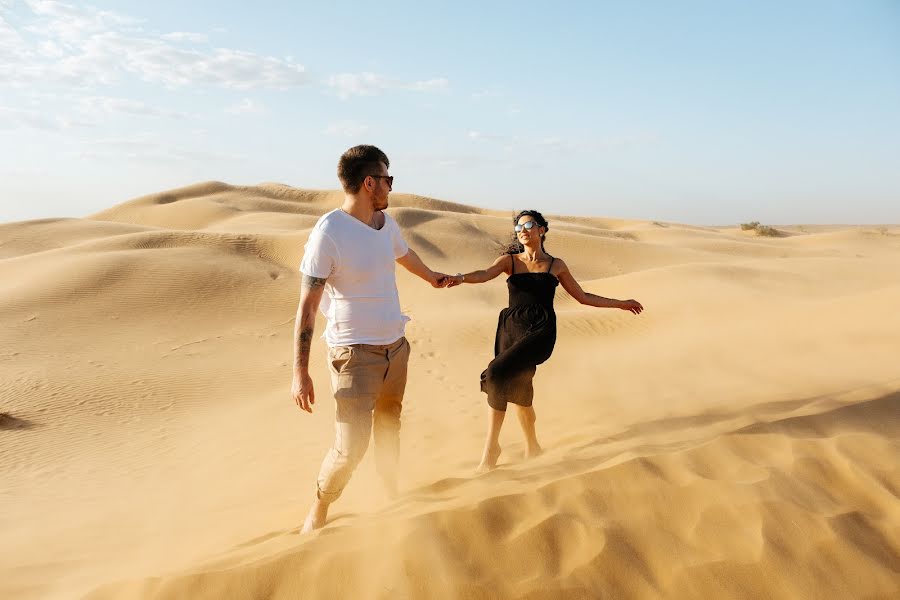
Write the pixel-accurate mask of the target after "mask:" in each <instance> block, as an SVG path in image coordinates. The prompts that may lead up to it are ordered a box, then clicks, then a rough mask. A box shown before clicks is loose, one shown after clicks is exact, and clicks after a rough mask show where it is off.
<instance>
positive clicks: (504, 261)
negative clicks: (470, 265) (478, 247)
mask: <svg viewBox="0 0 900 600" xmlns="http://www.w3.org/2000/svg"><path fill="white" fill-rule="evenodd" d="M509 265H510V260H509V254H504V255H502V256H499V257H497V260H495V261H494V262H493V264H492V265H491V266H489V267H488V268H487V269H482V270H480V271H472V272H471V273H460V274H459V275H451V276H448V277H447V279H448V281H449V283H448V284H447V287H454V286H457V285H459V284H461V283H484V282H485V281H490V280H491V279H494V278H495V277H497V276H498V275H500V273H508V272H509Z"/></svg>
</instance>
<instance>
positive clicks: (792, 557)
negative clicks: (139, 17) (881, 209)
mask: <svg viewBox="0 0 900 600" xmlns="http://www.w3.org/2000/svg"><path fill="white" fill-rule="evenodd" d="M339 198H340V196H339V194H338V193H336V192H334V191H309V190H298V189H294V188H290V187H288V186H284V185H280V184H264V185H260V186H256V187H237V186H230V185H227V184H224V183H218V182H209V183H202V184H197V185H194V186H190V187H187V188H182V189H178V190H172V191H169V192H164V193H160V194H153V195H149V196H144V197H142V198H137V199H135V200H131V201H128V202H125V203H122V204H119V205H117V206H114V207H111V208H110V209H108V210H105V211H102V212H100V213H98V214H95V215H92V216H91V217H89V218H85V219H58V220H53V219H50V220H41V221H29V222H22V223H8V224H3V225H0V327H2V330H3V332H4V334H3V336H2V337H0V381H2V386H0V482H2V486H0V503H2V504H0V505H2V507H3V510H2V511H0V531H2V535H0V597H2V598H17V599H18V598H72V597H90V598H98V599H105V598H147V597H161V598H210V599H212V598H297V597H303V598H340V597H354V598H448V599H449V598H460V597H462V598H557V597H566V598H598V597H603V598H607V597H608V598H713V597H715V598H721V597H728V598H893V597H897V596H898V595H900V542H898V540H900V501H898V497H900V466H898V465H900V461H898V458H900V371H898V369H897V366H896V365H897V359H896V356H897V349H898V340H900V316H898V313H897V310H896V307H897V306H898V305H900V284H898V282H897V274H898V273H900V227H897V226H890V225H889V226H878V225H873V226H865V227H847V226H830V227H826V226H815V227H813V226H779V229H780V230H782V231H784V232H785V235H784V236H782V237H777V238H765V237H758V236H756V235H754V234H752V233H748V232H745V231H741V230H740V228H738V227H698V226H692V225H686V224H677V223H659V222H642V221H630V220H622V219H614V218H580V217H565V216H557V217H550V219H551V224H550V226H551V229H550V233H549V235H548V240H547V249H548V251H550V252H551V253H552V254H554V255H558V256H561V257H563V258H564V259H565V260H566V262H567V263H568V264H569V266H570V268H571V269H572V271H573V273H574V274H575V275H576V277H577V278H578V279H579V280H580V281H581V282H582V283H583V285H584V287H585V288H586V289H588V290H589V291H592V292H595V293H599V294H602V295H605V296H614V297H625V298H632V297H633V298H637V299H639V300H640V301H641V302H642V303H643V304H644V306H645V307H646V311H645V313H644V314H642V315H640V316H637V317H635V316H633V315H630V314H628V313H624V312H621V311H611V310H599V309H591V308H587V307H583V306H581V305H578V304H577V303H575V302H574V301H573V300H572V299H571V298H568V297H567V295H565V294H564V293H563V292H562V291H560V295H559V297H558V302H557V311H558V314H559V323H560V328H559V340H558V343H557V349H556V351H555V353H554V356H553V358H552V359H551V360H550V361H549V362H548V363H547V364H545V365H544V366H542V367H540V368H539V371H538V376H537V379H536V381H535V388H536V402H535V407H536V410H537V413H538V418H539V422H538V431H539V435H540V437H541V440H542V443H543V444H544V445H545V447H546V448H547V452H546V453H545V454H544V455H542V456H541V457H539V458H537V459H533V460H529V461H525V460H523V458H522V455H523V451H524V447H523V444H522V441H521V439H520V436H519V432H518V431H517V430H516V427H515V423H514V422H513V421H514V420H513V421H511V422H510V423H508V425H507V427H506V428H505V429H504V433H503V436H502V438H501V443H502V444H503V447H504V454H503V456H502V457H501V467H500V468H499V469H498V470H496V471H494V472H492V473H489V474H486V475H482V476H474V475H473V474H472V469H473V467H474V465H475V463H476V460H477V458H478V456H479V450H480V446H481V443H482V440H483V438H482V436H483V426H484V423H483V420H484V414H483V413H484V399H483V396H482V395H481V394H480V393H479V392H478V374H479V373H480V371H481V370H482V369H483V368H484V365H485V364H486V363H487V361H488V360H489V359H490V357H491V353H492V344H493V334H494V327H495V326H496V314H497V312H498V311H499V309H500V308H501V307H502V306H503V305H504V303H505V301H506V289H505V286H504V285H503V282H502V281H500V280H497V281H495V282H491V283H489V284H486V285H482V286H462V287H459V288H454V289H451V290H433V289H431V288H430V287H428V286H426V285H425V284H423V283H422V282H421V281H419V280H417V279H415V278H414V277H412V276H410V275H409V274H407V273H406V272H405V271H402V270H401V271H400V272H398V282H399V285H400V288H401V301H402V304H403V307H404V309H405V311H406V312H407V313H408V314H409V315H410V316H411V317H412V318H413V321H412V322H411V323H410V325H409V328H408V332H407V334H408V337H409V339H410V341H411V344H412V348H413V354H412V357H411V364H410V367H411V379H410V383H409V389H408V393H407V398H406V403H405V408H404V430H403V443H404V452H403V457H402V462H403V465H402V466H403V470H404V474H405V480H404V490H405V491H404V493H403V494H402V496H401V497H400V498H399V499H398V500H396V501H393V502H390V501H387V500H386V499H384V498H382V497H381V496H380V490H379V487H378V485H377V481H376V477H375V475H374V469H373V466H372V464H371V463H370V459H369V458H367V459H366V460H365V461H364V462H363V464H362V465H361V466H360V468H359V470H358V472H357V474H356V475H355V477H354V479H353V481H352V482H351V484H350V486H349V487H348V489H347V490H346V493H345V496H344V498H342V499H341V501H340V503H339V504H338V505H336V506H335V507H334V509H333V514H332V517H333V520H332V521H331V522H330V523H329V524H328V525H327V526H326V527H325V528H324V529H323V530H322V531H321V532H318V533H315V534H312V535H306V536H301V535H299V534H298V533H297V531H298V528H299V525H300V522H301V519H302V516H303V514H304V513H305V510H306V508H307V506H308V503H309V501H310V500H311V496H312V491H313V489H314V487H313V486H314V477H315V473H316V472H317V470H318V465H319V461H320V460H321V457H322V454H323V452H324V450H325V449H326V448H327V446H328V444H329V443H330V439H331V432H332V429H331V427H332V420H333V415H332V409H333V401H332V400H331V399H330V398H329V397H328V377H327V372H326V369H325V364H324V363H325V361H324V358H323V356H324V345H323V343H322V342H321V341H317V342H316V344H317V346H316V348H317V349H314V352H316V354H315V355H314V365H313V376H314V380H315V382H316V386H317V390H318V391H319V402H318V404H317V406H316V411H315V413H314V414H313V415H307V414H305V413H301V412H300V411H298V410H297V408H296V407H295V406H294V405H293V402H292V401H291V400H290V398H289V396H288V391H289V384H290V366H289V365H290V361H291V344H292V340H291V336H292V327H293V317H294V313H295V310H296V302H297V298H298V288H299V279H298V277H297V271H296V269H297V265H298V263H299V260H300V258H301V256H302V252H303V243H304V242H305V240H306V237H307V235H308V234H309V230H310V229H311V228H312V226H313V225H314V223H315V221H316V219H317V218H318V216H319V215H321V214H322V213H324V212H325V211H327V210H329V209H330V208H332V207H334V206H336V204H337V202H338V201H339ZM391 202H392V208H391V212H392V214H393V215H394V217H395V218H396V219H397V221H398V222H399V223H400V225H401V227H402V228H403V230H404V233H405V235H406V236H407V239H408V240H409V242H410V244H411V246H412V247H414V248H415V249H416V250H417V252H419V254H420V255H422V256H423V258H424V259H425V260H426V262H428V263H429V264H430V265H431V266H432V267H434V268H436V269H441V270H445V271H447V272H451V273H455V272H457V271H461V270H471V269H475V268H479V267H482V266H484V265H486V264H488V263H489V262H490V261H491V260H493V258H494V257H495V256H496V252H497V250H496V249H497V247H498V245H499V243H501V242H502V241H505V240H506V239H507V237H508V236H509V230H510V225H511V223H510V216H511V215H508V214H506V213H504V212H498V211H490V210H483V209H478V208H474V207H469V206H465V205H462V204H457V203H453V202H445V201H441V200H436V199H432V198H425V197H421V196H413V195H404V194H396V195H393V196H392V198H391ZM548 212H549V211H548ZM545 214H546V213H545ZM321 328H322V324H321V323H320V324H319V331H321Z"/></svg>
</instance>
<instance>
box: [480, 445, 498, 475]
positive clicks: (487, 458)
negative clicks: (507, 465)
mask: <svg viewBox="0 0 900 600" xmlns="http://www.w3.org/2000/svg"><path fill="white" fill-rule="evenodd" d="M500 452H501V448H500V446H499V445H498V446H492V447H489V448H485V449H484V455H483V456H482V457H481V464H479V465H478V466H477V467H476V468H475V472H476V473H487V472H488V471H493V470H494V469H495V468H496V467H497V459H499V458H500Z"/></svg>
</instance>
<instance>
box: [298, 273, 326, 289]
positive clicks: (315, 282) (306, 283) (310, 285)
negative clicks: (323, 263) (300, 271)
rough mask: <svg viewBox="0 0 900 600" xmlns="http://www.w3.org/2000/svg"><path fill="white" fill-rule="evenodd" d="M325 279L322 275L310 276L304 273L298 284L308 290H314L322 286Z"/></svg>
mask: <svg viewBox="0 0 900 600" xmlns="http://www.w3.org/2000/svg"><path fill="white" fill-rule="evenodd" d="M325 281H326V279H325V278H323V277H310V276H309V275H304V276H303V280H302V281H301V283H300V285H302V286H303V287H305V288H306V289H308V290H314V289H316V288H320V287H322V286H324V285H325Z"/></svg>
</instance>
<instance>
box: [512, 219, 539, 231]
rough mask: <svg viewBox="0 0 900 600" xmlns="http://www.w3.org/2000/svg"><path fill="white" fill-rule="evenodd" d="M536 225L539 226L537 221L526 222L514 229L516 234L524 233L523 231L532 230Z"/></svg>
mask: <svg viewBox="0 0 900 600" xmlns="http://www.w3.org/2000/svg"><path fill="white" fill-rule="evenodd" d="M535 225H537V222H535V221H525V222H524V223H522V224H521V225H519V224H518V223H517V224H516V226H515V227H513V229H515V230H516V233H519V232H520V231H522V230H523V229H531V228H532V227H534V226H535Z"/></svg>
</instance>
